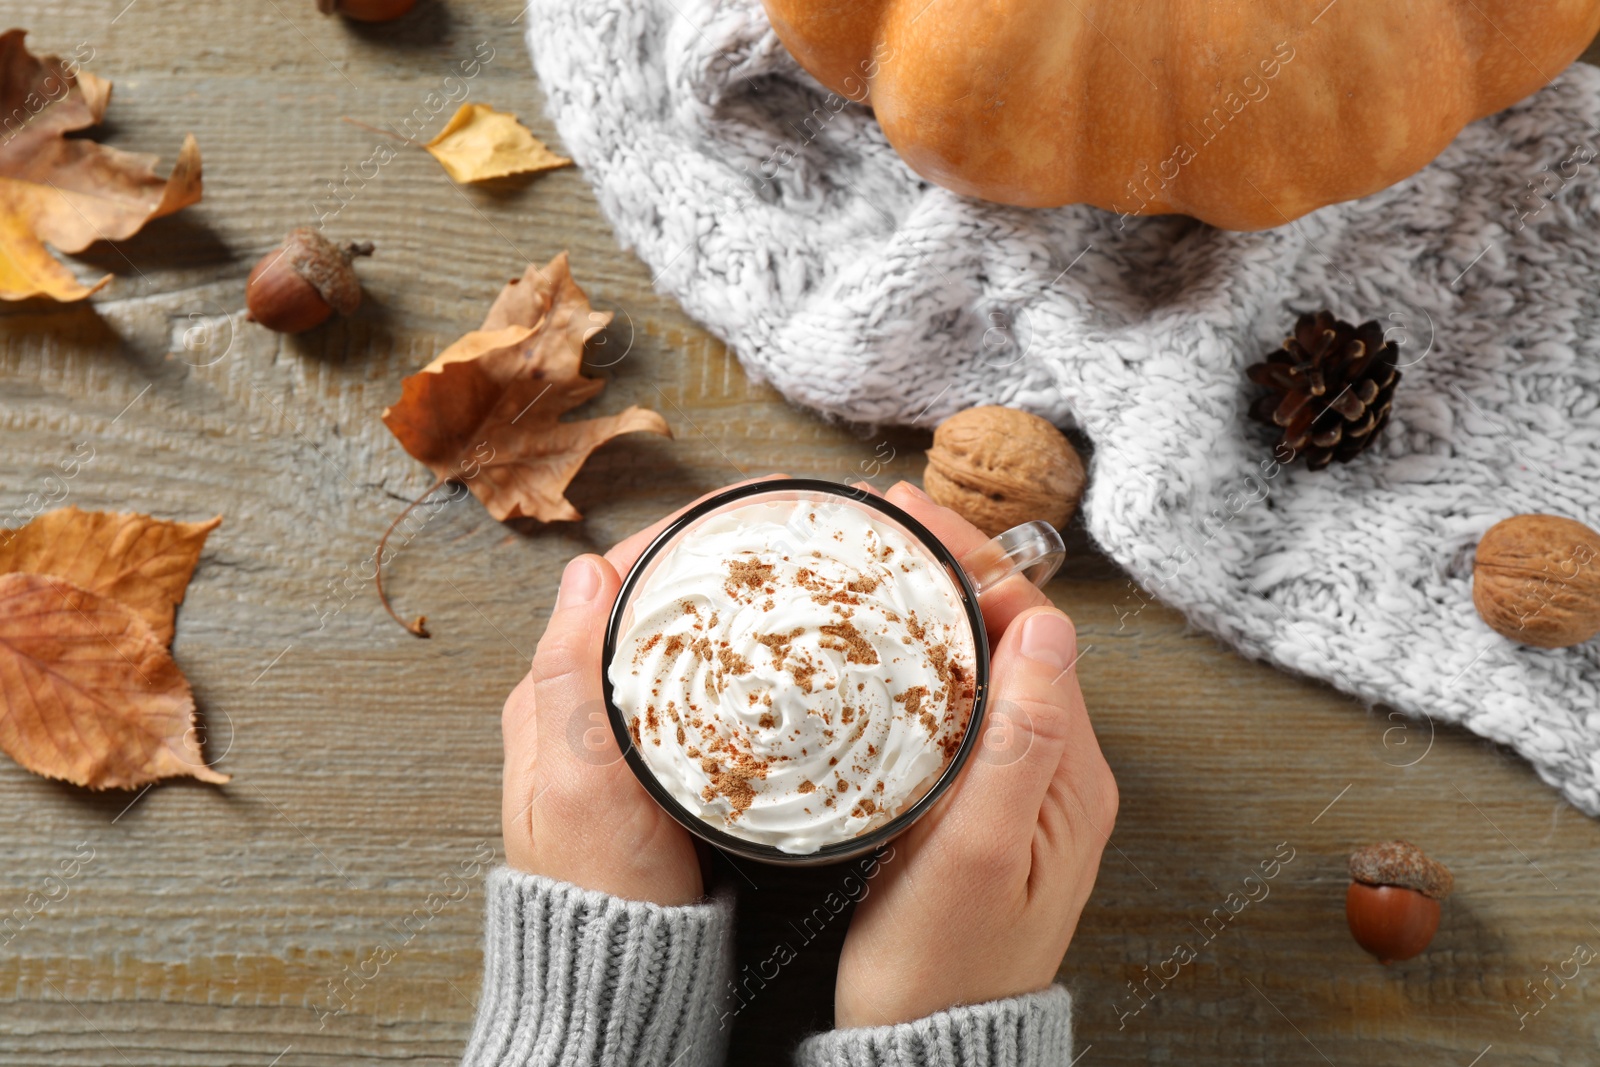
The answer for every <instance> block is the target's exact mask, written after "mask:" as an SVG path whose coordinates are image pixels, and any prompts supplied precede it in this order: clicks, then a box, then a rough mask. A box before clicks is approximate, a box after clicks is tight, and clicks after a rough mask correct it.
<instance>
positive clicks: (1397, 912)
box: [1344, 841, 1455, 966]
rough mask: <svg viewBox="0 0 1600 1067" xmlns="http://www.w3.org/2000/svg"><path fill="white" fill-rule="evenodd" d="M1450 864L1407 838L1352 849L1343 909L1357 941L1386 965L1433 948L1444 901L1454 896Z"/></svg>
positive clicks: (1453, 882) (1453, 879)
mask: <svg viewBox="0 0 1600 1067" xmlns="http://www.w3.org/2000/svg"><path fill="white" fill-rule="evenodd" d="M1454 884H1455V878H1454V877H1453V876H1452V875H1451V874H1450V869H1449V868H1448V867H1446V866H1445V865H1444V864H1442V863H1436V862H1434V861H1433V860H1430V859H1429V858H1428V857H1427V856H1425V855H1423V853H1422V850H1421V849H1420V848H1418V847H1417V846H1415V845H1412V844H1408V843H1407V842H1405V841H1385V842H1382V843H1381V844H1377V845H1368V846H1367V847H1366V848H1358V849H1356V850H1355V851H1354V852H1352V853H1350V888H1349V889H1348V890H1346V891H1345V897H1344V914H1345V918H1346V919H1347V920H1348V921H1349V923H1350V933H1351V934H1352V935H1354V937H1355V939H1356V943H1357V944H1359V945H1360V946H1361V947H1362V948H1364V949H1366V950H1367V951H1368V952H1370V953H1372V954H1373V955H1374V956H1376V957H1377V958H1378V960H1379V962H1381V963H1383V964H1384V965H1385V966H1387V965H1389V964H1390V963H1394V962H1396V961H1397V960H1409V959H1410V958H1411V957H1413V956H1415V955H1418V954H1419V953H1421V952H1422V951H1423V950H1424V949H1426V948H1427V947H1428V942H1430V941H1432V940H1433V935H1434V931H1436V930H1438V929H1439V901H1441V900H1443V899H1444V898H1445V897H1447V896H1449V895H1450V889H1451V887H1452V886H1453V885H1454Z"/></svg>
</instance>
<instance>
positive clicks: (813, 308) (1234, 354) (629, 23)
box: [528, 0, 1600, 815]
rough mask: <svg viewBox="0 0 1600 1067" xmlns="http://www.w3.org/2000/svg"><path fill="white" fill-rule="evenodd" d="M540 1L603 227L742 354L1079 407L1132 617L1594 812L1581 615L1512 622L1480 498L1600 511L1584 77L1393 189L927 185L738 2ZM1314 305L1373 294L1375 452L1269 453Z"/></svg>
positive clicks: (765, 361) (535, 18) (903, 416)
mask: <svg viewBox="0 0 1600 1067" xmlns="http://www.w3.org/2000/svg"><path fill="white" fill-rule="evenodd" d="M528 18H529V27H528V41H529V44H530V47H531V49H532V53H533V60H534V64H535V66H536V67H537V70H538V73H539V77H540V82H541V85H542V87H543V89H544V91H545V92H546V93H547V94H548V98H549V112H550V115H551V116H552V118H553V119H554V121H555V123H556V125H557V128H558V129H559V131H560V134H561V138H562V141H563V144H564V149H565V151H566V152H567V153H569V154H570V155H571V156H572V157H573V158H575V159H576V160H577V161H578V163H579V164H580V165H581V166H582V167H583V169H584V171H585V173H586V174H587V175H588V177H589V180H590V181H591V182H592V183H593V184H594V187H595V192H596V194H597V195H598V197H599V200H600V203H601V205H602V207H603V209H604V210H605V212H606V214H607V215H608V216H609V217H610V219H611V221H612V223H613V224H614V225H615V227H616V230H617V233H618V236H619V237H620V239H621V240H622V242H623V243H624V244H625V245H627V246H629V247H631V248H633V249H634V250H636V251H637V253H638V254H639V255H640V256H641V257H642V258H643V259H644V261H645V262H646V263H647V264H648V265H649V266H650V267H651V268H652V270H653V271H654V272H655V279H656V283H657V285H658V286H659V287H660V288H661V289H662V290H663V291H665V292H667V293H670V294H671V295H672V296H674V297H675V298H677V300H679V301H680V302H681V303H682V305H683V307H684V308H685V309H686V310H687V311H688V313H689V314H691V315H693V316H694V317H695V318H697V319H699V320H700V321H702V322H703V323H705V324H706V326H707V327H708V328H709V329H710V330H711V331H712V332H713V333H715V334H717V335H718V336H719V337H721V338H723V339H724V340H725V341H726V342H727V343H728V344H729V345H730V346H732V348H733V349H734V351H736V352H737V353H738V355H739V358H740V359H741V360H742V361H743V363H744V365H745V367H746V369H747V370H748V371H749V372H750V373H751V374H753V375H755V376H758V377H760V378H763V379H765V380H767V381H769V382H771V383H772V384H773V385H775V386H776V387H777V388H778V389H780V390H782V391H783V392H784V393H785V394H786V395H787V396H789V397H790V398H791V399H792V400H794V401H795V402H796V403H799V404H802V405H805V406H807V407H810V408H814V409H816V410H818V411H820V412H823V413H826V414H828V415H832V416H837V417H841V418H845V419H849V420H853V421H858V422H866V423H908V422H914V423H916V424H918V425H922V426H932V425H934V424H935V423H937V422H938V421H940V420H941V419H943V418H944V417H946V416H947V415H949V414H951V413H952V412H955V411H958V410H960V409H962V408H966V407H969V406H972V405H975V404H1009V405H1012V406H1014V407H1020V408H1024V409H1027V410H1029V411H1032V412H1035V413H1037V414H1040V415H1043V416H1045V417H1046V418H1049V419H1051V420H1053V421H1055V422H1057V423H1059V424H1062V425H1075V426H1077V427H1079V428H1081V429H1082V430H1083V431H1084V432H1085V433H1086V434H1087V435H1088V436H1089V437H1090V438H1091V439H1092V440H1093V443H1094V451H1093V456H1092V460H1091V472H1090V482H1089V491H1088V494H1087V497H1086V499H1085V505H1084V515H1085V520H1086V522H1087V524H1088V529H1089V531H1090V533H1091V534H1092V535H1093V536H1094V538H1095V539H1096V540H1097V541H1098V542H1099V543H1100V544H1101V545H1102V546H1103V547H1104V549H1105V551H1106V552H1107V553H1108V554H1109V555H1110V556H1111V557H1112V558H1114V559H1115V560H1116V561H1117V562H1118V563H1120V564H1121V565H1122V566H1124V567H1125V568H1127V570H1128V572H1129V573H1130V574H1131V575H1132V576H1133V578H1134V579H1135V580H1136V581H1137V582H1138V585H1139V586H1140V587H1141V589H1138V590H1136V589H1134V588H1132V587H1131V586H1130V588H1129V591H1128V595H1127V596H1126V598H1125V604H1124V608H1125V610H1123V611H1122V612H1121V614H1122V615H1123V617H1124V624H1131V623H1132V619H1133V616H1135V615H1137V613H1138V611H1139V610H1140V609H1141V607H1142V606H1143V605H1144V604H1145V603H1146V600H1147V597H1159V598H1160V599H1161V600H1163V601H1165V602H1166V603H1169V604H1171V605H1174V606H1175V607H1177V608H1179V609H1180V610H1182V611H1183V612H1184V613H1185V614H1186V615H1187V616H1188V618H1189V619H1190V620H1191V621H1192V622H1193V623H1194V624H1195V625H1197V626H1199V627H1202V628H1204V629H1205V630H1207V631H1209V632H1211V633H1213V634H1215V635H1217V636H1218V637H1220V638H1222V639H1223V640H1225V641H1227V642H1228V643H1230V644H1231V645H1233V646H1234V647H1236V648H1237V649H1238V650H1239V651H1240V652H1242V653H1244V654H1245V655H1247V656H1252V657H1257V658H1261V659H1265V660H1268V661H1270V662H1272V663H1274V664H1277V665H1278V666H1280V667H1283V668H1287V669H1290V670H1294V671H1298V672H1301V673H1303V674H1307V675H1310V676H1312V677H1315V678H1320V679H1323V680H1325V681H1327V682H1329V683H1330V684H1332V685H1334V686H1337V687H1338V688H1340V689H1342V690H1344V691H1346V692H1348V693H1351V694H1354V695H1355V696H1357V697H1359V698H1361V699H1363V700H1365V701H1369V702H1381V703H1382V704H1384V705H1386V706H1388V707H1390V708H1394V709H1399V710H1401V711H1403V712H1405V713H1407V714H1409V715H1412V716H1416V717H1419V718H1421V717H1426V718H1427V719H1428V720H1429V721H1430V722H1433V721H1447V722H1458V723H1463V724H1465V725H1466V726H1467V727H1468V728H1470V729H1472V730H1474V731H1476V732H1477V733H1479V734H1481V735H1483V736H1484V737H1488V738H1491V739H1493V740H1495V741H1498V742H1502V743H1504V744H1506V745H1509V746H1511V747H1513V748H1515V749H1516V750H1517V751H1518V752H1520V753H1521V754H1522V755H1523V756H1525V757H1526V758H1527V759H1528V760H1529V761H1531V762H1532V763H1533V765H1534V767H1535V768H1537V770H1538V773H1539V774H1540V776H1541V777H1543V778H1544V779H1545V780H1546V781H1547V782H1549V783H1550V784H1552V785H1554V786H1556V787H1557V788H1559V789H1560V790H1561V791H1562V793H1563V794H1564V795H1565V796H1566V797H1567V798H1568V799H1569V800H1571V801H1572V803H1573V804H1575V805H1577V806H1578V807H1579V808H1581V809H1582V810H1583V811H1585V812H1587V813H1589V814H1591V815H1594V814H1600V641H1592V642H1590V643H1588V644H1587V645H1583V646H1579V647H1575V648H1569V649H1564V650H1555V651H1543V650H1539V649H1533V648H1525V647H1521V646H1519V645H1515V644H1513V643H1511V642H1509V641H1507V640H1505V639H1504V638H1501V637H1500V636H1498V635H1496V634H1495V633H1494V632H1492V631H1491V630H1489V629H1488V627H1486V626H1485V625H1484V624H1483V622H1482V621H1480V620H1479V618H1478V616H1477V614H1476V612H1475V611H1474V610H1473V606H1472V598H1471V561H1472V549H1473V546H1474V545H1475V543H1476V541H1477V539H1478V537H1479V535H1480V534H1482V533H1483V531H1485V530H1486V529H1488V527H1489V526H1491V525H1492V524H1493V523H1494V522H1496V521H1497V520H1499V519H1502V518H1505V517H1506V516H1508V515H1512V514H1516V513H1519V512H1551V513H1555V514H1561V515H1567V516H1570V517H1572V518H1576V519H1579V520H1581V521H1584V522H1587V523H1589V524H1590V525H1591V526H1595V525H1600V490H1597V488H1596V484H1597V480H1600V336H1597V334H1600V329H1597V323H1600V241H1597V239H1596V235H1597V234H1600V181H1597V180H1596V179H1597V173H1600V165H1596V164H1595V160H1596V157H1597V156H1600V148H1597V147H1595V146H1596V145H1597V144H1600V70H1596V69H1594V68H1591V67H1586V66H1583V65H1578V66H1575V67H1574V68H1573V69H1571V70H1569V71H1567V72H1566V73H1565V74H1563V75H1562V76H1561V77H1559V78H1558V79H1557V80H1556V82H1555V83H1554V84H1553V85H1551V86H1550V87H1548V88H1546V89H1545V90H1544V91H1542V92H1540V93H1539V94H1538V95H1536V96H1535V97H1533V98H1532V99H1530V100H1528V101H1526V102H1524V103H1523V104H1521V105H1518V106H1517V107H1515V108H1512V109H1511V110H1509V111H1506V112H1504V113H1502V114H1500V115H1497V116H1494V117H1492V118H1489V119H1486V120H1484V121H1482V122H1479V123H1477V124H1475V125H1473V126H1472V127H1470V128H1468V129H1467V130H1466V131H1465V132H1464V133H1462V135H1461V136H1460V137H1459V138H1457V140H1456V142H1455V143H1454V144H1453V145H1452V146H1451V147H1450V148H1449V149H1448V150H1447V151H1446V152H1445V153H1444V154H1443V155H1442V156H1441V157H1440V158H1439V160H1438V161H1437V162H1435V163H1434V164H1433V165H1432V166H1430V167H1429V168H1428V169H1426V170H1424V171H1423V172H1422V173H1420V174H1418V175H1416V176H1415V177H1413V178H1411V179H1410V180H1408V181H1405V182H1402V183H1400V184H1399V185H1397V186H1395V187H1394V188H1392V189H1389V190H1387V191H1386V192H1383V193H1380V194H1378V195H1376V196H1373V197H1370V198H1368V199H1366V200H1362V201H1359V202H1357V203H1352V204H1344V205H1338V206H1335V207H1330V208H1326V209H1323V210H1322V211H1319V212H1316V213H1314V214H1313V215H1311V216H1309V217H1307V218H1304V219H1302V220H1300V221H1298V222H1295V223H1293V224H1291V225H1286V226H1283V227H1281V228H1279V229H1276V230H1272V231H1269V232H1265V233H1253V234H1241V233H1226V232H1222V231H1218V230H1214V229H1210V228H1208V227H1206V226H1203V225H1200V224H1197V223H1195V222H1192V221H1189V220H1185V219H1179V218H1157V219H1137V218H1129V219H1123V218H1120V217H1119V216H1117V215H1116V214H1112V213H1108V212H1104V211H1100V210H1097V209H1094V208H1090V207H1083V206H1079V207H1068V208H1060V209H1054V210H1047V211H1045V210H1026V209H1020V208H1011V207H1003V206H998V205H994V204H987V203H982V202H979V201H975V200H969V199H964V198H962V197H960V196H956V195H953V194H951V193H949V192H946V191H944V190H942V189H940V188H937V187H935V186H932V185H930V184H928V183H926V182H923V181H921V180H919V179H918V178H917V177H916V175H915V174H913V173H912V172H911V171H910V170H909V169H907V168H906V166H905V165H904V164H903V163H901V162H900V160H899V158H898V157H897V156H896V155H895V153H894V151H893V150H892V149H891V148H890V147H889V146H888V144H887V143H886V142H885V140H884V138H883V134H882V133H881V131H880V130H879V128H878V126H877V124H876V122H875V121H874V120H873V117H872V114H871V112H870V111H869V110H868V109H866V108H864V107H861V106H859V105H857V104H854V103H850V102H847V101H845V100H843V99H842V98H840V97H837V96H833V95H832V94H829V93H828V92H826V91H825V90H823V89H821V88H820V87H819V86H818V85H817V83H816V82H815V81H814V80H812V79H811V78H810V77H809V76H808V75H806V74H805V73H804V72H802V71H800V70H799V68H798V67H797V66H796V64H795V63H794V61H793V60H792V59H791V58H790V57H789V55H788V54H787V52H785V50H784V48H783V46H782V45H781V44H780V43H779V42H778V40H777V38H776V37H775V36H774V35H773V33H772V31H771V28H770V27H769V25H768V23H767V20H766V17H765V15H764V14H763V12H762V10H761V6H760V4H759V2H757V0H592V2H590V3H584V4H578V3H574V2H573V0H533V2H532V3H531V4H530V6H529V11H528ZM1308 32H1310V31H1308ZM1223 135H1225V132H1224V134H1223ZM1323 307H1327V308H1329V309H1331V310H1333V311H1334V312H1335V313H1336V314H1338V315H1339V316H1340V317H1342V318H1346V319H1350V320H1352V321H1363V320H1366V319H1379V320H1381V321H1382V322H1383V323H1384V325H1385V326H1386V328H1387V329H1388V332H1389V336H1390V337H1391V338H1393V339H1395V340H1397V341H1401V342H1402V343H1403V348H1402V358H1401V363H1402V366H1403V367H1404V380H1403V381H1402V382H1401V383H1400V387H1399V390H1398V392H1397V393H1396V396H1395V402H1394V414H1393V421H1392V422H1391V423H1390V425H1389V427H1388V429H1387V430H1386V431H1385V433H1384V435H1383V439H1382V440H1381V441H1380V442H1379V443H1378V444H1377V445H1376V446H1374V447H1373V448H1372V449H1370V450H1369V451H1368V452H1366V453H1365V454H1363V455H1362V456H1359V457H1357V459H1356V460H1355V461H1354V462H1352V463H1349V464H1345V465H1335V466H1334V467H1332V468H1329V469H1327V470H1324V471H1319V472H1310V471H1307V470H1305V469H1304V468H1303V467H1298V466H1297V467H1294V468H1286V469H1281V470H1280V469H1278V468H1277V467H1276V466H1275V465H1274V464H1273V463H1272V462H1271V439H1272V438H1271V435H1270V434H1269V433H1268V432H1267V431H1266V430H1264V429H1263V428H1261V427H1259V426H1255V425H1254V424H1251V423H1250V422H1249V421H1248V420H1247V418H1246V417H1245V409H1246V407H1247V405H1248V402H1249V399H1250V397H1251V396H1252V395H1254V392H1255V391H1256V390H1255V387H1253V386H1251V385H1249V384H1248V383H1247V381H1246V379H1245V376H1244V373H1243V371H1244V367H1245V366H1246V365H1247V364H1249V363H1251V362H1254V361H1255V360H1257V359H1259V358H1260V357H1261V356H1262V355H1263V354H1264V353H1265V352H1266V351H1268V350H1269V349H1271V348H1273V347H1276V345H1277V343H1278V342H1279V341H1281V340H1282V338H1283V337H1284V336H1285V335H1286V333H1287V331H1288V329H1289V327H1290V326H1291V325H1292V323H1293V321H1294V318H1295V316H1296V314H1297V313H1298V312H1301V311H1310V310H1316V309H1318V308H1323ZM1413 734H1415V731H1413ZM1421 751H1422V746H1421V745H1417V746H1414V751H1413V752H1412V756H1413V757H1414V756H1419V755H1421ZM1407 758H1411V757H1406V756H1405V755H1404V754H1403V753H1401V752H1398V751H1397V752H1396V754H1395V756H1394V760H1395V762H1403V760H1404V759H1407Z"/></svg>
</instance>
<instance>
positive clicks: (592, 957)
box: [461, 867, 733, 1067]
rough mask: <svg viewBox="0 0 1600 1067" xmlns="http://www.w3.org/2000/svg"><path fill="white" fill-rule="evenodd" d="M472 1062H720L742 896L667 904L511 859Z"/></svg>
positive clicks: (491, 885)
mask: <svg viewBox="0 0 1600 1067" xmlns="http://www.w3.org/2000/svg"><path fill="white" fill-rule="evenodd" d="M485 892H486V896H487V898H488V906H487V912H488V917H487V922H486V923H485V926H486V927H487V931H486V936H485V939H484V960H483V989H482V992H481V993H480V994H479V996H480V998H481V999H480V1001H479V1004H478V1018H477V1021H476V1023H475V1024H474V1026H473V1033H472V1040H471V1042H470V1044H469V1045H468V1046H467V1051H466V1054H465V1056H463V1057H462V1060H461V1062H462V1064H463V1065H464V1067H622V1065H628V1067H674V1065H676V1067H716V1065H717V1064H720V1063H721V1062H722V1055H723V1049H724V1047H725V1044H726V1034H725V1032H724V1031H723V1030H722V1029H721V1028H720V1027H719V1026H718V1007H719V1005H720V1003H721V996H722V992H723V991H724V990H725V989H726V988H727V985H728V980H729V961H730V960H731V959H732V953H733V946H732V941H731V935H732V930H733V910H732V905H731V901H729V900H717V901H715V902H712V903H707V904H691V905H688V906H685V907H672V908H669V907H663V906H661V905H658V904H647V903H643V902H640V901H630V900H620V899H618V898H616V897H612V896H607V895H606V894H604V893H599V892H595V891H594V890H589V889H580V888H578V887H577V886H574V885H569V884H567V883H565V882H556V881H552V880H551V879H548V878H540V877H537V876H535V875H529V874H523V873H521V872H518V871H513V870H510V869H508V868H504V867H502V868H500V869H499V870H496V871H494V872H493V873H492V874H490V875H489V879H488V884H487V887H486V890H485Z"/></svg>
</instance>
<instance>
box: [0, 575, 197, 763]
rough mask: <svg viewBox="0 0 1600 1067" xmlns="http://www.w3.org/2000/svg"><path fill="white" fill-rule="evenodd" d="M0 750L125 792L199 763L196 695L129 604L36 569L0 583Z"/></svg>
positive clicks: (162, 643)
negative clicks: (2, 700)
mask: <svg viewBox="0 0 1600 1067" xmlns="http://www.w3.org/2000/svg"><path fill="white" fill-rule="evenodd" d="M0 694H3V695H4V701H5V702H4V705H3V706H0V749H4V751H5V752H6V754H7V755H9V756H10V757H11V758H12V759H14V760H16V761H17V762H18V763H20V764H22V765H23V766H24V767H26V768H28V769H29V770H31V771H34V772H35V773H38V774H42V775H45V776H46V777H48V778H60V779H65V780H66V781H69V782H73V783H76V784H78V785H82V786H88V787H89V788H91V789H128V788H133V787H136V786H140V785H144V784H146V783H148V782H153V781H155V780H157V779H160V778H171V777H175V776H179V775H187V776H189V777H192V778H198V779H200V780H201V781H204V782H217V783H221V782H226V781H227V780H228V776H227V775H225V774H219V773H218V772H216V771H214V770H212V769H211V768H210V767H208V766H206V763H205V757H204V756H203V755H202V753H201V748H200V743H199V739H198V737H197V735H196V732H195V723H194V696H193V694H192V693H191V692H190V691H189V683H188V682H187V681H185V680H184V677H183V672H182V671H180V670H179V669H178V665H177V664H176V663H174V662H173V661H172V657H171V656H170V655H169V654H168V653H167V649H166V645H165V643H164V642H163V641H162V640H161V638H160V637H159V636H158V635H157V634H156V632H155V631H154V630H152V629H151V628H150V625H149V624H148V623H146V622H145V621H144V620H143V619H142V618H140V617H139V615H138V614H137V613H136V612H134V611H133V609H131V608H129V607H128V606H126V605H124V604H122V603H119V602H118V601H116V600H113V599H111V598H110V597H106V596H101V595H100V594H98V593H92V592H90V591H89V590H87V589H82V588H79V587H78V586H76V585H74V584H72V583H71V582H69V581H67V580H66V579H64V578H57V577H52V576H49V575H42V574H7V575H4V576H0Z"/></svg>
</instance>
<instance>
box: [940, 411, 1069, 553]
mask: <svg viewBox="0 0 1600 1067" xmlns="http://www.w3.org/2000/svg"><path fill="white" fill-rule="evenodd" d="M1084 478H1085V475H1084V470H1083V460H1082V459H1080V458H1079V457H1078V452H1077V450H1076V449H1074V448H1073V447H1072V443H1071V442H1070V441H1068V440H1067V439H1066V437H1064V436H1062V433H1061V431H1060V430H1058V429H1056V428H1055V427H1054V426H1052V425H1050V423H1049V422H1047V421H1046V420H1044V419H1041V418H1039V417H1038V416H1037V415H1029V414H1028V413H1027V412H1025V411H1017V410H1016V409H1015V408H1006V407H997V406H989V407H981V408H969V409H968V410H966V411H963V412H959V413H958V414H955V415H952V416H950V417H949V418H948V419H946V420H944V422H942V423H940V425H939V428H938V429H937V430H935V431H934V432H933V447H932V448H930V449H929V450H928V469H927V470H926V471H925V472H923V476H922V483H923V487H924V488H925V489H926V490H927V492H928V495H929V496H930V497H932V498H933V500H934V502H935V503H938V504H943V505H944V506H945V507H947V508H950V509H951V510H952V511H954V512H956V513H957V514H958V515H961V516H962V517H963V518H965V519H966V520H967V521H968V522H970V523H972V525H974V526H976V527H977V528H978V529H980V530H982V531H983V532H984V533H986V534H988V535H989V536H991V537H993V536H994V535H996V534H999V533H1002V532H1004V531H1006V530H1009V529H1010V528H1011V527H1013V526H1016V525H1019V524H1021V523H1024V522H1029V521H1031V520H1033V519H1043V520H1044V521H1045V522H1048V523H1049V524H1050V525H1052V526H1054V527H1056V528H1057V529H1059V528H1061V527H1062V526H1065V525H1066V524H1067V522H1068V520H1070V519H1071V518H1072V513H1073V512H1075V511H1077V510H1078V500H1079V498H1081V497H1082V496H1083V483H1084Z"/></svg>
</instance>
